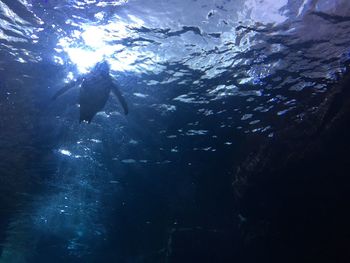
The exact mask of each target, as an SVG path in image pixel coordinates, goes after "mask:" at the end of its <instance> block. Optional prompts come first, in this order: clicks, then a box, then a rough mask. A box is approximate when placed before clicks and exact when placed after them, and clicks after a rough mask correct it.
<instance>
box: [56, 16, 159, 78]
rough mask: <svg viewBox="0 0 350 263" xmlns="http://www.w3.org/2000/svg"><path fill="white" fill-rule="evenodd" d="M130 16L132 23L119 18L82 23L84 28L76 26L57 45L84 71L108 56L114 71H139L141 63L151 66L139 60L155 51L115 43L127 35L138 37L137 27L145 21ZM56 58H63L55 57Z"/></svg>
mask: <svg viewBox="0 0 350 263" xmlns="http://www.w3.org/2000/svg"><path fill="white" fill-rule="evenodd" d="M129 19H130V21H128V22H130V23H126V22H125V21H123V20H122V19H120V18H119V19H116V20H115V21H113V22H110V23H108V24H106V25H100V26H97V25H82V26H81V28H82V30H81V31H78V30H74V31H73V32H72V34H71V35H70V36H67V37H63V38H61V39H60V40H59V41H58V44H57V46H58V48H60V49H61V50H63V51H64V52H65V53H66V54H67V55H68V58H69V60H70V61H71V62H72V63H74V64H75V65H76V66H77V69H78V71H79V73H83V74H84V73H87V72H89V71H90V70H91V68H92V67H93V66H94V65H95V64H96V63H98V62H100V61H101V60H103V59H106V60H108V61H109V62H110V64H111V68H112V70H115V71H135V72H137V71H140V69H142V67H144V68H149V66H150V65H149V64H145V65H138V64H137V61H138V59H140V58H144V57H145V56H146V55H147V56H150V55H152V54H153V53H152V52H150V51H147V52H145V50H144V49H140V48H137V47H130V46H126V45H122V44H120V43H116V42H118V40H122V39H124V38H127V37H135V34H136V33H135V28H138V27H141V26H142V25H143V21H142V20H141V19H139V18H137V17H134V16H131V17H129ZM146 53H147V54H146ZM153 55H154V54H153ZM55 61H61V60H58V59H57V58H56V59H55Z"/></svg>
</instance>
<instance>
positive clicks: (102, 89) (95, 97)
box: [52, 61, 129, 123]
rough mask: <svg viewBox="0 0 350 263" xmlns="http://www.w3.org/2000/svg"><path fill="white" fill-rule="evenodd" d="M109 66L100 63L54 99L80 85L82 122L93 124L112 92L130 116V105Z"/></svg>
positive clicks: (54, 98) (105, 63)
mask: <svg viewBox="0 0 350 263" xmlns="http://www.w3.org/2000/svg"><path fill="white" fill-rule="evenodd" d="M109 71H110V69H109V65H108V63H107V62H106V61H102V62H99V63H97V64H96V65H95V67H94V68H93V69H92V70H91V72H90V73H88V74H86V75H85V76H82V77H80V78H78V79H77V80H75V81H72V82H71V83H68V84H67V85H66V86H64V87H63V88H62V89H60V90H59V91H57V92H56V94H55V95H54V96H53V97H52V99H53V100H56V99H57V98H58V97H59V96H61V95H62V94H64V93H65V92H66V91H68V90H69V89H71V88H73V87H76V86H77V85H80V95H79V104H80V120H79V122H82V121H86V122H88V123H90V122H91V120H92V118H93V117H94V116H95V115H96V114H97V113H98V112H99V111H101V110H102V109H103V108H104V106H105V105H106V102H107V100H108V98H109V96H110V93H111V92H112V93H113V94H114V95H115V96H116V97H117V98H118V100H119V102H120V104H121V106H122V108H123V110H124V113H125V115H127V114H128V111H129V110H128V105H127V104H126V101H125V99H124V98H123V96H122V94H121V93H120V91H119V89H118V86H117V84H116V83H115V81H114V80H113V79H112V77H111V76H110V74H109Z"/></svg>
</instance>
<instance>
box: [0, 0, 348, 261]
mask: <svg viewBox="0 0 350 263" xmlns="http://www.w3.org/2000/svg"><path fill="white" fill-rule="evenodd" d="M0 19H1V20H0V21H1V22H0V111H1V117H0V129H1V130H0V132H1V133H0V134H1V135H0V136H1V137H0V147H1V148H0V157H1V159H0V191H1V193H0V213H1V215H0V252H1V257H0V262H4V263H5V262H6V263H7V262H19V263H22V262H158V261H156V260H155V259H154V258H157V260H159V262H164V261H162V258H163V259H164V258H165V257H166V256H167V253H169V251H168V246H169V233H171V231H173V229H187V228H196V227H199V228H205V229H212V230H217V231H229V229H232V228H233V227H234V225H235V224H236V223H237V212H236V211H235V207H234V204H233V202H231V201H230V200H231V191H232V190H231V180H232V171H233V167H234V166H235V165H236V164H237V162H238V160H239V159H240V154H241V149H242V147H244V145H245V144H246V143H254V142H253V141H252V140H255V139H257V140H258V139H259V138H271V139H273V138H274V136H275V134H276V132H278V131H279V130H282V129H284V128H285V127H288V126H291V125H293V124H294V123H298V122H301V121H302V120H303V119H304V118H307V117H309V116H313V114H314V113H315V112H316V111H317V109H318V106H319V104H320V102H321V101H322V100H323V99H324V97H325V96H326V95H327V94H328V93H329V92H331V88H332V84H333V83H335V82H336V81H337V80H339V79H340V78H341V76H342V74H343V73H344V72H345V70H346V69H345V67H346V65H347V63H348V60H349V54H350V53H349V52H350V37H349V36H350V2H348V0H334V1H327V0H293V1H288V0H262V1H258V0H231V1H230V0H223V1H221V0H192V1H185V0H177V1H175V0H143V1H141V0H129V1H128V0H119V1H112V0H106V1H96V0H85V1H83V0H62V1H58V0H0ZM103 59H106V60H107V61H108V62H109V64H110V65H111V75H112V76H113V78H114V79H115V80H116V81H117V82H118V83H119V86H120V90H121V92H122V93H123V94H124V96H125V98H126V100H127V102H128V104H129V108H130V113H129V115H127V116H124V115H123V114H122V110H121V108H120V106H119V105H118V103H117V102H116V101H115V100H114V99H113V98H111V99H110V100H109V101H108V103H107V105H106V107H105V109H104V111H102V112H100V113H98V115H97V116H96V117H95V118H94V119H93V121H92V123H91V124H86V123H82V124H79V121H78V109H79V108H78V105H77V94H78V91H77V89H74V90H72V91H69V92H67V93H66V94H64V95H63V96H62V97H61V98H59V99H58V100H56V101H54V102H53V101H52V100H51V97H52V95H53V94H54V93H55V92H56V91H57V90H59V89H60V88H61V87H62V86H64V85H65V83H68V82H70V81H71V80H73V79H76V78H78V77H79V76H81V75H82V74H86V73H88V72H89V70H91V68H92V67H93V66H94V65H95V64H96V63H97V62H99V61H101V60H103ZM247 138H249V139H247ZM254 138H255V139H254ZM247 141H249V142H247ZM150 258H153V259H150ZM146 260H150V261H146Z"/></svg>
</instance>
